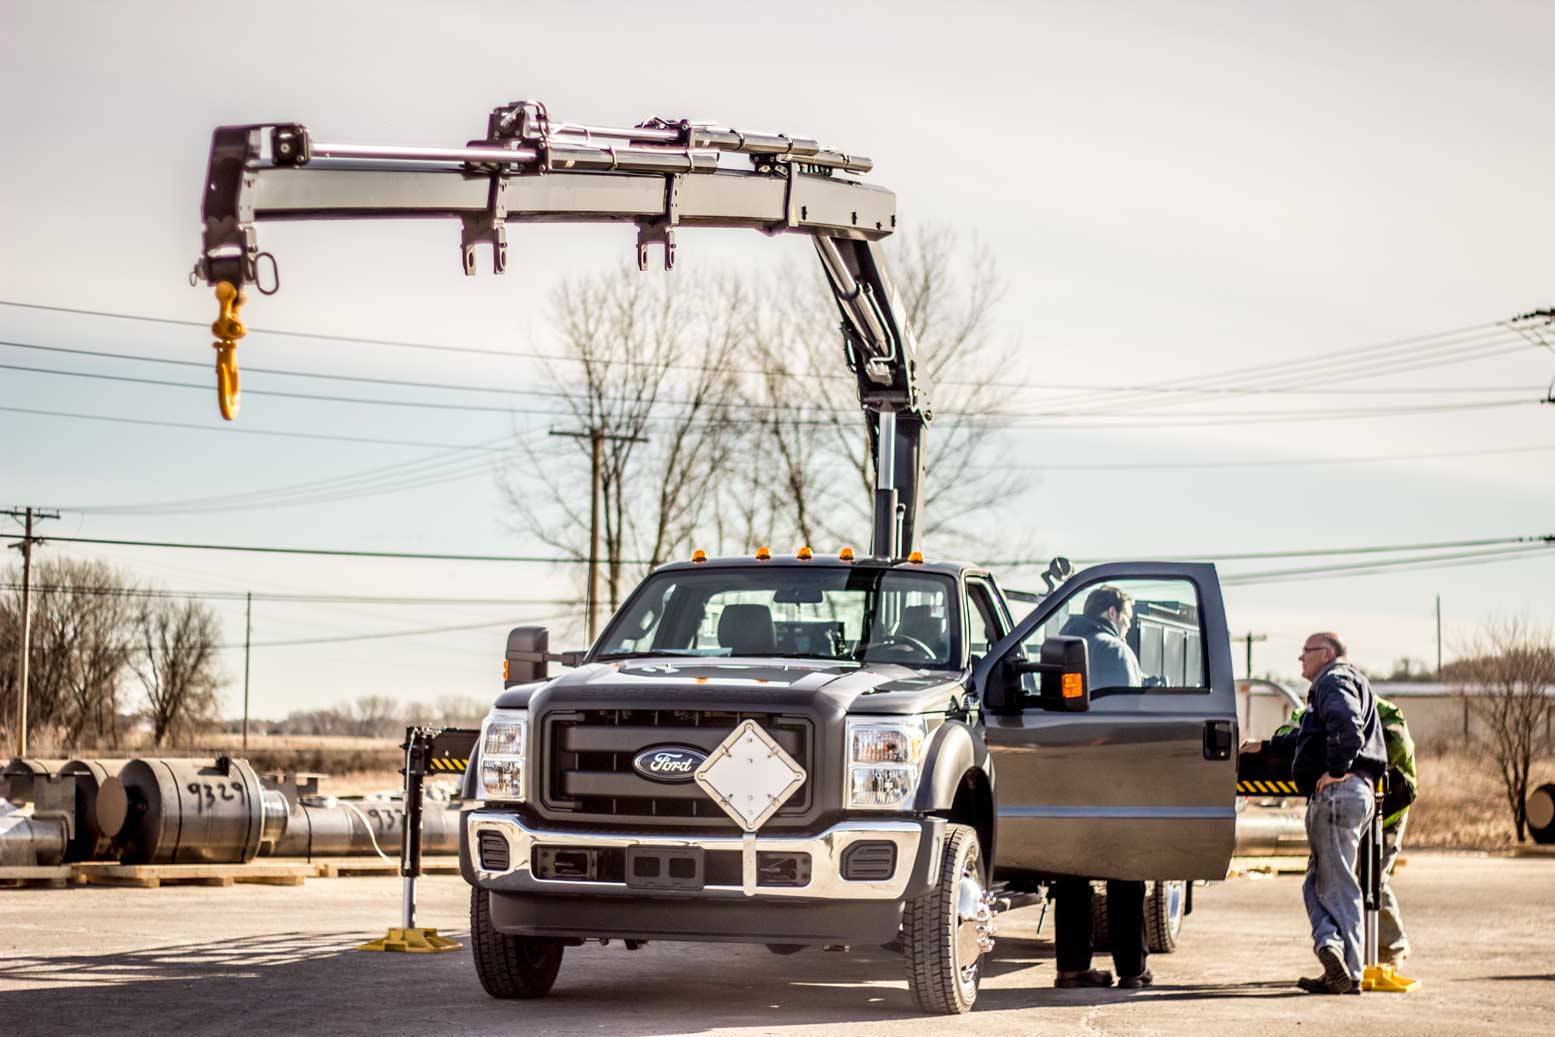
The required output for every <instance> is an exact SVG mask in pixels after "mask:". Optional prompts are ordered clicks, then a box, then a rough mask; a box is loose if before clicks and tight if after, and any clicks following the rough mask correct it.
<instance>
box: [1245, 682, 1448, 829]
mask: <svg viewBox="0 0 1555 1037" xmlns="http://www.w3.org/2000/svg"><path fill="white" fill-rule="evenodd" d="M1306 712H1307V707H1305V706H1298V707H1297V708H1295V709H1293V710H1291V711H1290V720H1288V721H1286V722H1285V723H1284V724H1281V725H1280V727H1279V730H1277V731H1275V732H1274V733H1275V734H1277V735H1283V734H1292V733H1294V732H1295V731H1296V730H1297V729H1298V728H1300V727H1301V718H1302V717H1303V716H1304V715H1305V714H1306ZM1377 719H1378V720H1380V721H1381V722H1382V740H1383V742H1384V744H1386V745H1387V748H1388V780H1389V781H1403V782H1405V783H1406V784H1408V785H1409V787H1410V788H1411V789H1415V790H1418V789H1419V788H1420V774H1419V772H1418V771H1417V770H1416V769H1415V740H1414V739H1413V738H1411V737H1410V736H1409V725H1408V724H1405V723H1404V711H1403V710H1401V709H1399V708H1398V707H1397V706H1396V705H1394V704H1393V703H1391V702H1389V701H1388V700H1387V699H1385V698H1382V697H1381V696H1380V695H1379V696H1378V697H1377ZM1407 813H1409V808H1408V807H1405V808H1404V809H1402V810H1397V811H1394V812H1393V813H1391V814H1389V815H1388V816H1387V817H1385V818H1383V819H1382V826H1383V827H1384V828H1391V827H1393V826H1394V825H1396V824H1398V823H1399V821H1401V820H1403V817H1404V815H1405V814H1407Z"/></svg>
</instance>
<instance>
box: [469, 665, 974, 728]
mask: <svg viewBox="0 0 1555 1037" xmlns="http://www.w3.org/2000/svg"><path fill="white" fill-rule="evenodd" d="M964 678H965V674H964V673H961V672H959V671H952V670H919V669H914V668H912V667H909V666H896V665H890V664H884V665H882V664H875V663H872V664H869V665H867V666H864V665H860V664H858V663H838V662H832V661H829V660H825V659H762V658H727V657H717V658H711V659H708V658H696V659H688V658H685V657H682V656H654V657H643V658H638V659H622V660H617V661H611V662H602V663H592V664H590V665H588V666H583V667H580V668H579V669H576V670H573V671H572V672H570V673H566V674H563V675H562V676H560V677H554V678H552V679H551V680H549V681H540V682H536V683H534V684H523V685H518V686H516V687H513V688H509V689H508V690H506V691H504V692H503V693H502V695H501V697H500V698H498V699H497V706H498V707H499V708H505V709H523V708H526V707H528V706H529V705H530V700H531V699H532V698H534V699H536V702H535V705H536V706H537V707H538V706H540V705H541V701H540V700H542V699H543V700H544V701H545V702H559V701H565V702H567V703H568V704H571V705H578V706H585V707H586V706H588V705H589V704H590V703H598V704H599V705H600V706H606V705H608V706H612V707H620V706H623V705H627V704H630V703H633V702H641V703H642V705H643V707H644V708H647V707H648V706H650V704H651V705H653V706H657V707H659V708H673V707H676V706H680V707H683V708H686V709H706V708H730V707H741V708H750V709H779V708H785V707H805V706H816V705H821V706H823V707H824V711H825V712H828V713H885V714H903V713H942V712H944V711H945V709H946V708H947V707H948V706H949V705H950V704H951V703H952V702H953V701H955V700H959V698H960V696H961V693H962V690H963V680H964Z"/></svg>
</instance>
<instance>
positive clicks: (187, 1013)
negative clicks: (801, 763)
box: [0, 852, 1555, 1037]
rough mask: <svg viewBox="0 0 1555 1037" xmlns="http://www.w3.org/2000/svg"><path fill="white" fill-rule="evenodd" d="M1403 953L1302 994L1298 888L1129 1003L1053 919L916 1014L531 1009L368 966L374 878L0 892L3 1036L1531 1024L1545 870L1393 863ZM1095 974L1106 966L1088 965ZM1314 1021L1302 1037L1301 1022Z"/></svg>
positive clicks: (1543, 1030)
mask: <svg viewBox="0 0 1555 1037" xmlns="http://www.w3.org/2000/svg"><path fill="white" fill-rule="evenodd" d="M1396 889H1397V890H1398V892H1399V896H1400V898H1401V899H1402V901H1403V905H1404V910H1405V912H1406V924H1407V925H1408V927H1409V929H1410V931H1411V935H1412V936H1413V938H1414V941H1415V944H1416V947H1417V954H1416V957H1415V958H1413V959H1412V960H1411V962H1410V966H1409V968H1408V969H1407V972H1408V973H1409V974H1410V975H1412V976H1414V977H1416V978H1418V979H1420V980H1421V981H1422V986H1421V989H1420V990H1418V991H1416V992H1415V993H1411V994H1366V995H1363V996H1361V997H1337V998H1336V997H1320V996H1315V995H1308V994H1303V993H1300V992H1299V991H1296V990H1295V989H1294V988H1293V986H1292V983H1293V982H1294V980H1295V979H1296V977H1297V976H1298V975H1301V974H1303V973H1304V972H1305V973H1312V972H1315V971H1316V965H1315V961H1314V959H1313V958H1312V956H1311V949H1310V945H1309V942H1308V940H1307V937H1306V922H1305V918H1304V916H1303V914H1302V910H1301V891H1300V878H1299V876H1253V877H1244V878H1239V879H1235V880H1232V881H1229V882H1224V883H1216V884H1212V885H1210V886H1207V887H1203V888H1200V889H1199V890H1197V892H1196V897H1195V908H1196V909H1195V911H1194V913H1193V914H1192V915H1191V916H1190V917H1189V918H1188V919H1187V922H1186V925H1185V929H1184V933H1183V938H1182V943H1181V946H1180V948H1179V950H1178V951H1177V952H1176V953H1174V954H1171V955H1157V956H1155V957H1153V958H1152V962H1151V964H1152V968H1153V970H1154V972H1155V976H1156V985H1155V986H1154V987H1153V988H1150V989H1147V990H1144V991H1138V992H1134V991H1119V990H1101V991H1070V990H1055V989H1053V985H1052V982H1053V946H1052V942H1051V938H1052V921H1051V916H1049V919H1048V921H1047V924H1046V926H1045V927H1044V928H1043V929H1042V930H1041V932H1038V930H1037V922H1038V917H1039V912H1038V910H1037V909H1035V908H1027V909H1023V910H1021V911H1018V912H1014V913H1012V914H1009V915H1006V916H1004V917H1003V918H1002V919H1001V933H1000V938H999V945H998V949H997V950H996V951H995V954H994V957H993V960H992V961H991V962H990V963H989V964H988V966H987V975H986V978H985V980H984V984H983V991H982V996H981V998H980V1000H979V1001H978V1004H977V1008H976V1009H975V1011H974V1012H973V1013H972V1014H971V1015H970V1016H965V1017H958V1018H948V1019H947V1018H945V1017H930V1016H923V1015H920V1014H919V1013H918V1012H917V1011H916V1009H915V1008H914V1006H913V1004H912V1001H911V999H910V997H909V996H908V994H907V984H906V980H905V978H904V974H903V965H902V959H901V958H899V957H897V956H896V955H893V954H892V953H890V952H888V951H885V950H882V949H879V948H861V949H856V950H854V951H851V952H847V953H844V952H837V951H822V950H819V949H816V950H806V951H804V952H802V953H799V954H796V955H793V956H790V957H779V956H775V955H773V954H771V953H770V952H768V951H767V950H766V949H765V948H762V947H749V946H741V945H707V944H701V945H697V944H674V943H654V944H651V945H649V946H647V947H643V948H641V949H638V950H635V951H632V950H627V949H626V948H625V947H623V946H621V945H620V944H619V943H612V944H611V945H610V946H608V947H600V946H598V945H590V946H588V947H584V948H577V949H570V950H568V952H567V956H566V959H565V960H564V962H563V964H562V971H561V977H560V979H559V980H558V982H557V985H556V988H555V990H554V991H553V993H552V995H551V996H550V997H548V998H545V999H544V1000H541V1001H529V1002H499V1001H494V1000H492V999H490V998H488V997H487V996H486V995H485V993H484V992H483V991H482V990H481V988H480V985H479V983H478V982H477V981H476V978H475V975H474V971H473V967H472V964H471V961H470V954H469V951H468V949H467V948H466V949H461V950H458V951H453V952H449V953H444V954H434V955H404V954H370V953H361V952H358V951H356V950H355V949H354V946H355V944H356V943H358V942H360V941H362V940H365V939H368V938H371V937H373V936H381V935H382V934H383V931H384V929H385V928H386V927H387V926H389V925H390V924H394V923H396V921H397V914H398V911H399V897H400V884H399V880H398V879H395V878H341V879H312V880H309V881H308V883H307V884H306V885H305V886H302V887H272V886H258V885H237V886H233V887H231V888H225V889H222V888H203V887H174V886H167V887H163V888H161V889H155V890H136V889H104V888H95V887H83V888H73V889H66V890H41V889H39V890H31V889H28V890H0V1031H4V1032H8V1033H16V1034H27V1035H35V1037H42V1035H46V1034H56V1033H57V1034H67V1033H69V1034H74V1033H80V1032H83V1031H88V1032H130V1033H144V1032H152V1031H155V1032H186V1033H222V1034H230V1033H236V1032H248V1033H254V1034H264V1033H288V1034H309V1033H329V1034H341V1035H345V1034H372V1035H375V1037H376V1035H379V1034H382V1033H386V1032H388V1033H488V1032H489V1033H499V1032H500V1033H512V1032H515V1031H516V1032H528V1033H543V1034H644V1035H669V1034H712V1033H719V1034H724V1033H727V1034H757V1033H763V1034H764V1033H782V1034H844V1033H846V1034H849V1035H853V1034H892V1035H895V1034H910V1033H933V1034H936V1035H944V1034H950V1033H976V1034H978V1035H979V1037H982V1035H989V1034H1005V1033H1009V1034H1015V1033H1019V1034H1037V1033H1049V1032H1051V1033H1122V1034H1126V1033H1159V1034H1177V1033H1181V1034H1194V1035H1196V1037H1202V1035H1205V1034H1227V1035H1229V1034H1266V1033H1297V1032H1306V1033H1337V1032H1352V1033H1374V1034H1384V1033H1407V1034H1410V1035H1411V1037H1414V1035H1418V1034H1434V1033H1444V1034H1446V1033H1451V1034H1461V1033H1476V1032H1492V1031H1493V1032H1496V1033H1498V1034H1509V1033H1540V1034H1547V1033H1550V1032H1551V1029H1552V1024H1551V1022H1550V1020H1551V1019H1555V1011H1552V1009H1555V961H1552V958H1555V859H1505V858H1492V857H1485V856H1473V855H1448V854H1433V853H1418V852H1412V853H1408V854H1407V863H1406V864H1405V865H1404V867H1402V868H1401V869H1400V870H1399V872H1398V875H1397V879H1396ZM467 906H468V891H467V887H466V886H465V885H464V883H463V882H462V880H460V879H459V878H458V877H457V876H436V877H430V878H426V879H423V880H422V883H421V897H420V918H419V921H420V922H421V923H422V924H424V925H436V926H438V927H439V928H440V930H441V931H442V932H443V933H444V934H445V935H450V936H452V937H454V938H455V939H462V937H463V936H464V930H465V928H466V926H467V924H468V922H467V917H468V916H467ZM1097 964H1098V965H1099V966H1102V967H1107V966H1108V963H1107V962H1106V961H1105V958H1104V956H1098V962H1097ZM1314 1027H1322V1029H1321V1030H1314V1029H1313V1028H1314Z"/></svg>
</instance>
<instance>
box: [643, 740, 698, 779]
mask: <svg viewBox="0 0 1555 1037" xmlns="http://www.w3.org/2000/svg"><path fill="white" fill-rule="evenodd" d="M706 760H707V754H706V753H704V752H703V751H702V750H700V749H689V748H686V747H685V746H679V745H660V746H655V747H654V748H652V749H644V750H643V751H642V752H640V753H638V754H637V755H636V756H635V757H633V758H632V769H633V770H635V771H636V772H637V773H638V774H641V775H642V776H643V777H645V778H647V779H648V780H649V781H659V782H663V783H665V784H666V785H681V784H684V783H685V782H688V781H691V780H693V778H694V777H695V775H696V769H697V768H698V767H700V766H702V764H703V763H704V762H705V761H706Z"/></svg>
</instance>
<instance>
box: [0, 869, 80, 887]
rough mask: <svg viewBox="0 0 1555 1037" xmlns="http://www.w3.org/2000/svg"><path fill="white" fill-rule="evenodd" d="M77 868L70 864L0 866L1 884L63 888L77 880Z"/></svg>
mask: <svg viewBox="0 0 1555 1037" xmlns="http://www.w3.org/2000/svg"><path fill="white" fill-rule="evenodd" d="M75 876H76V869H75V868H73V867H71V866H70V865H68V864H55V865H41V866H39V865H28V866H16V867H8V868H0V886H13V887H14V886H46V887H48V888H50V889H63V888H65V887H66V886H68V885H70V884H71V883H72V882H73V881H75Z"/></svg>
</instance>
